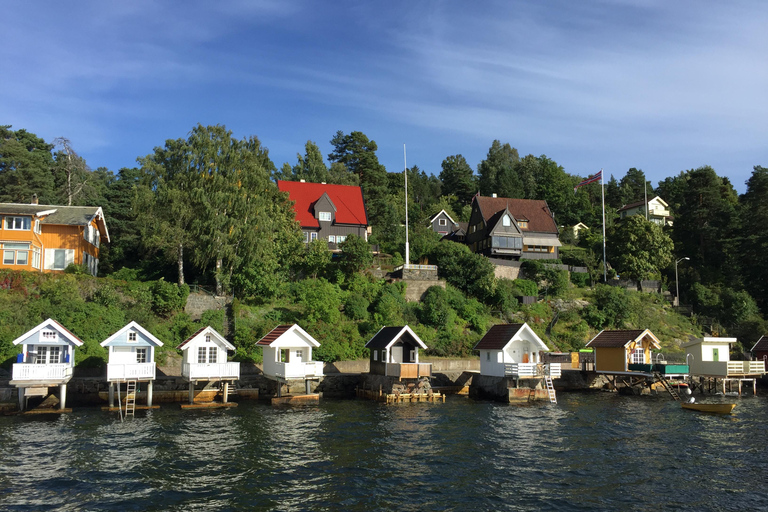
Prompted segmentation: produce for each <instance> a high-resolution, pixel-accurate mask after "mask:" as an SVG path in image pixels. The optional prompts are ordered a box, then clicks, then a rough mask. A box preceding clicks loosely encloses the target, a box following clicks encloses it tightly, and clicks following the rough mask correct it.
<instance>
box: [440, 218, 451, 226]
mask: <svg viewBox="0 0 768 512" xmlns="http://www.w3.org/2000/svg"><path fill="white" fill-rule="evenodd" d="M437 225H438V226H447V225H448V221H447V220H446V219H437Z"/></svg>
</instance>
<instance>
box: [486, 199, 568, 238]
mask: <svg viewBox="0 0 768 512" xmlns="http://www.w3.org/2000/svg"><path fill="white" fill-rule="evenodd" d="M475 201H477V205H478V206H479V207H480V211H481V212H482V214H483V218H484V219H485V222H486V224H489V221H490V220H491V217H493V216H494V215H496V214H497V213H498V212H500V211H504V210H505V209H506V208H509V211H510V213H511V214H512V215H514V216H515V219H518V220H522V219H527V220H528V228H527V229H523V232H530V231H536V232H539V233H554V234H557V224H555V219H553V218H552V212H551V211H550V210H549V206H547V202H546V201H543V200H539V199H512V198H508V197H483V196H475Z"/></svg>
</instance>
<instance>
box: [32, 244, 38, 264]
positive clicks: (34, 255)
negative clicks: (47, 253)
mask: <svg viewBox="0 0 768 512" xmlns="http://www.w3.org/2000/svg"><path fill="white" fill-rule="evenodd" d="M32 268H38V269H39V268H40V248H39V247H33V248H32Z"/></svg>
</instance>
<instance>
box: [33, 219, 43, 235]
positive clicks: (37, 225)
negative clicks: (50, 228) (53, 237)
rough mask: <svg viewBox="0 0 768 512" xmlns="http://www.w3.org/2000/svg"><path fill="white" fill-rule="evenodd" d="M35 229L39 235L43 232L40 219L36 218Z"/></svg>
mask: <svg viewBox="0 0 768 512" xmlns="http://www.w3.org/2000/svg"><path fill="white" fill-rule="evenodd" d="M34 231H35V233H37V234H38V235H39V234H40V233H41V232H42V229H41V228H40V221H39V220H35V229H34Z"/></svg>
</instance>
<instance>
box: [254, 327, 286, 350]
mask: <svg viewBox="0 0 768 512" xmlns="http://www.w3.org/2000/svg"><path fill="white" fill-rule="evenodd" d="M291 327H293V325H278V326H277V327H275V328H274V329H272V330H271V331H269V332H268V333H267V335H266V336H264V337H263V338H261V339H260V340H259V341H257V342H256V344H257V345H262V346H269V345H271V344H272V342H273V341H275V340H276V339H277V338H279V337H280V336H282V335H283V334H285V332H286V331H287V330H288V329H290V328H291Z"/></svg>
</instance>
